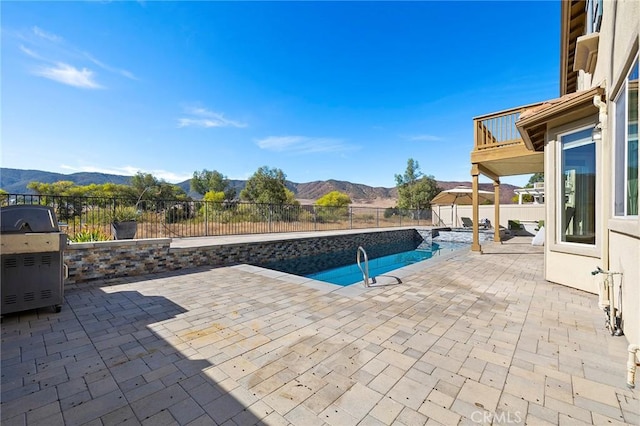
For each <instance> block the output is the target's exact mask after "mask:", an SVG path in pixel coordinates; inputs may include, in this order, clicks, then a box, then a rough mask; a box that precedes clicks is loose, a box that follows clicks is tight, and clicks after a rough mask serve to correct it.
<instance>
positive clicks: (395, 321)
mask: <svg viewBox="0 0 640 426" xmlns="http://www.w3.org/2000/svg"><path fill="white" fill-rule="evenodd" d="M228 242H232V240H229V241H228ZM529 242H530V239H527V238H521V237H517V238H514V239H512V240H509V241H506V242H505V243H504V244H486V245H484V246H483V248H484V251H485V254H483V255H478V254H473V253H469V252H460V253H458V254H455V255H449V256H443V257H442V258H439V259H434V261H433V262H430V263H425V264H423V265H412V266H411V267H410V268H408V269H407V270H406V271H405V272H404V274H403V275H402V277H403V278H402V280H403V283H402V284H400V285H390V286H383V287H377V288H369V289H364V288H362V287H361V286H360V285H355V286H351V287H348V288H339V287H337V286H332V285H329V284H323V283H319V282H305V280H302V279H298V278H295V277H291V276H288V275H286V274H282V273H278V272H274V271H266V270H263V269H260V268H256V267H253V266H248V265H238V266H235V267H227V268H217V269H208V268H199V269H194V270H188V271H180V272H176V273H167V274H161V275H149V276H145V277H138V278H128V279H117V280H111V281H100V282H92V283H86V284H77V285H72V286H68V287H67V289H66V292H65V299H66V303H65V305H64V307H63V310H62V312H60V313H59V314H55V313H53V312H49V311H48V310H46V309H42V310H39V311H29V312H24V313H19V314H13V315H7V316H5V317H4V318H3V321H2V346H1V358H2V364H1V367H2V371H1V372H2V388H1V392H2V393H1V402H2V404H1V407H0V408H1V417H0V421H1V423H2V424H3V425H5V424H6V425H14V424H16V425H24V424H27V425H54V424H96V425H100V424H101V425H115V424H131V425H147V424H148V425H154V426H155V425H159V424H181V425H182V424H184V425H187V424H189V425H211V424H219V425H222V424H225V425H232V424H235V425H252V424H261V425H289V424H293V425H316V424H317V425H340V426H342V425H390V424H394V425H402V424H407V425H415V424H420V425H422V424H429V425H430V424H434V425H438V424H442V425H453V424H491V423H493V424H533V425H538V424H552V425H554V424H594V425H600V424H638V422H639V421H640V397H639V393H638V391H637V390H631V389H628V388H626V386H625V377H626V376H625V372H626V346H627V342H626V340H625V338H624V337H612V336H610V335H609V334H608V332H607V330H605V329H604V328H603V323H604V313H603V312H602V311H600V310H599V309H598V307H597V296H595V295H593V294H589V293H584V292H580V291H578V290H574V289H570V288H567V287H563V286H559V285H555V284H552V283H549V282H546V281H544V279H543V278H542V277H543V275H542V274H543V255H542V249H541V248H539V247H533V246H531V245H530V244H529ZM195 243H196V242H195V241H190V242H189V244H195Z"/></svg>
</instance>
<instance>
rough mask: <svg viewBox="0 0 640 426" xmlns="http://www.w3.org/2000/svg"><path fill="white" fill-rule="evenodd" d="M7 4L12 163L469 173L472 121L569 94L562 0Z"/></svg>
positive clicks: (231, 172) (172, 176) (381, 181)
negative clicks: (411, 163) (562, 75)
mask: <svg viewBox="0 0 640 426" xmlns="http://www.w3.org/2000/svg"><path fill="white" fill-rule="evenodd" d="M0 7H1V8H2V10H1V12H2V15H1V19H2V45H1V50H2V64H1V72H2V77H1V78H2V92H1V97H2V98H1V101H2V117H1V119H2V122H1V123H2V129H1V130H2V162H1V164H2V167H10V168H18V169H39V170H46V171H53V172H60V173H74V172H79V171H98V172H105V173H114V174H125V175H133V174H135V173H136V172H137V171H142V172H146V173H152V174H154V175H155V176H156V177H158V178H162V179H165V180H167V181H169V182H180V181H183V180H186V179H188V178H190V177H191V176H192V175H193V172H194V171H196V170H197V171H200V170H203V169H207V170H217V171H219V172H221V173H222V174H224V175H225V176H227V177H229V178H231V179H247V178H248V177H250V176H251V175H252V174H253V173H254V172H255V171H256V170H257V169H258V168H259V167H261V166H265V165H266V166H269V167H275V168H279V169H281V170H282V171H283V172H284V173H285V174H286V175H287V178H288V179H289V180H292V181H294V182H311V181H315V180H327V179H337V180H347V181H351V182H354V183H362V184H366V185H371V186H384V187H393V186H395V179H394V175H395V174H400V173H403V172H404V171H405V169H406V165H407V160H408V159H409V158H413V159H415V160H417V161H418V162H419V164H420V168H421V171H422V172H423V173H425V174H428V175H433V176H434V177H435V178H436V179H438V180H443V181H451V180H469V179H470V176H469V170H470V163H469V153H470V151H471V149H472V148H473V126H472V118H473V117H474V116H478V115H482V114H486V113H490V112H495V111H499V110H502V109H507V108H511V107H515V106H519V105H524V104H528V103H532V102H537V101H541V100H545V99H549V98H555V97H557V96H558V92H559V89H558V78H559V64H558V62H559V21H560V18H559V13H560V3H559V1H542V2H540V1H539V2H523V1H509V2H507V1H502V2H476V1H468V2H444V1H443V2H436V1H427V2H406V3H404V2H402V3H400V2H154V1H146V2H126V1H125V2H7V1H3V2H2V3H0ZM528 177H529V176H520V177H512V178H505V179H503V182H507V183H513V184H516V185H521V184H524V183H526V182H527V180H528ZM484 181H486V180H484Z"/></svg>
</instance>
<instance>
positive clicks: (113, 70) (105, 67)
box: [84, 52, 137, 80]
mask: <svg viewBox="0 0 640 426" xmlns="http://www.w3.org/2000/svg"><path fill="white" fill-rule="evenodd" d="M84 55H85V56H86V57H87V59H89V60H90V61H91V62H93V63H94V64H96V65H97V66H99V67H100V68H102V69H103V70H105V71H109V72H111V73H114V74H120V75H121V76H123V77H126V78H129V79H131V80H137V78H136V76H135V75H133V73H132V72H130V71H127V70H123V69H119V68H113V67H111V66H109V65H107V64H105V63H103V62H101V61H99V60H97V59H96V58H94V57H93V56H91V55H90V54H89V53H86V52H85V53H84Z"/></svg>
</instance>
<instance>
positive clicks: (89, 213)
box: [0, 194, 432, 241]
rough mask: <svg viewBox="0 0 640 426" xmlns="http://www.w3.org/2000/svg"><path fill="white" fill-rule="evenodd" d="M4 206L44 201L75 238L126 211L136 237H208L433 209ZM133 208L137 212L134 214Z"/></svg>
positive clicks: (100, 201) (358, 222)
mask: <svg viewBox="0 0 640 426" xmlns="http://www.w3.org/2000/svg"><path fill="white" fill-rule="evenodd" d="M0 204H1V205H2V206H6V205H13V204H41V205H47V206H51V207H53V208H54V210H55V212H56V216H57V219H58V222H59V224H60V228H61V230H63V231H64V232H66V233H67V234H68V235H69V238H70V239H71V240H72V241H73V240H74V239H77V240H82V238H87V237H86V236H87V235H94V236H95V235H99V236H102V237H103V238H102V239H113V238H115V236H116V234H117V229H116V227H114V224H117V223H121V222H122V221H124V219H127V218H126V217H123V213H122V212H123V211H128V212H129V214H130V215H132V217H129V219H132V221H135V225H134V231H135V238H161V237H172V238H182V237H205V236H216V235H241V234H261V233H275V232H298V231H328V230H341V229H362V228H386V227H399V226H427V225H431V223H432V218H431V209H425V210H406V209H398V208H380V207H353V206H347V207H326V206H317V205H290V204H284V205H280V204H256V203H247V202H240V201H230V202H222V203H217V202H209V201H201V200H189V201H181V200H152V201H148V200H142V201H139V202H137V203H136V202H133V201H131V200H125V199H117V198H99V197H73V196H51V195H30V194H1V195H0ZM131 212H133V214H131Z"/></svg>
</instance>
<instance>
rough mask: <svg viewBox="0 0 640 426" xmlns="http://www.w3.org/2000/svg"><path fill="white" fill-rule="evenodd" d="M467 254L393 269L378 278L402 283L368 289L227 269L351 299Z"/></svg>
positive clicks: (267, 271) (244, 268)
mask: <svg viewBox="0 0 640 426" xmlns="http://www.w3.org/2000/svg"><path fill="white" fill-rule="evenodd" d="M469 252H470V247H469V248H461V249H458V250H454V251H451V252H447V253H444V254H439V255H437V256H434V257H431V258H429V259H425V260H421V261H420V262H416V263H413V264H411V265H408V266H403V267H401V268H398V269H394V270H393V271H390V272H388V273H385V274H380V275H379V277H382V276H389V277H397V278H400V279H401V280H402V281H403V282H402V283H399V284H395V283H393V284H391V283H389V284H386V281H387V280H384V284H382V285H377V286H376V285H373V286H370V287H364V285H363V283H362V282H357V283H354V284H350V285H347V286H341V285H337V284H331V283H327V282H324V281H319V280H314V279H311V278H306V277H302V276H299V275H294V274H289V273H286V272H280V271H276V270H273V269H268V268H263V267H260V266H255V265H250V264H246V263H243V264H238V265H233V266H229V268H233V269H238V270H241V271H244V272H248V273H251V274H256V275H260V276H264V277H269V278H273V279H276V280H279V281H284V282H287V283H291V284H298V285H301V286H304V287H307V288H312V289H314V290H318V291H321V292H325V293H334V294H340V295H343V296H350V297H353V296H358V295H360V294H363V293H366V292H369V291H373V290H378V289H388V288H389V287H391V286H401V285H403V284H404V278H406V277H409V276H411V275H413V274H416V273H418V272H422V271H424V270H425V269H429V268H433V267H435V266H437V265H439V264H441V263H443V262H447V261H450V260H452V259H454V258H456V257H461V256H464V255H466V254H468V253H469Z"/></svg>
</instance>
